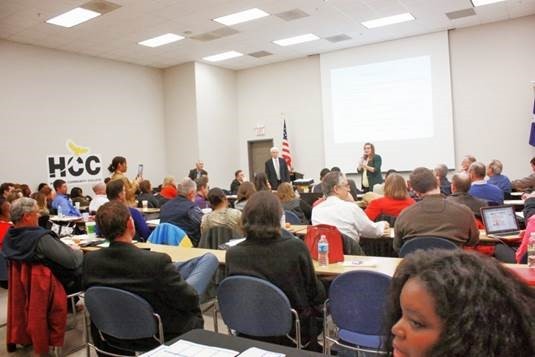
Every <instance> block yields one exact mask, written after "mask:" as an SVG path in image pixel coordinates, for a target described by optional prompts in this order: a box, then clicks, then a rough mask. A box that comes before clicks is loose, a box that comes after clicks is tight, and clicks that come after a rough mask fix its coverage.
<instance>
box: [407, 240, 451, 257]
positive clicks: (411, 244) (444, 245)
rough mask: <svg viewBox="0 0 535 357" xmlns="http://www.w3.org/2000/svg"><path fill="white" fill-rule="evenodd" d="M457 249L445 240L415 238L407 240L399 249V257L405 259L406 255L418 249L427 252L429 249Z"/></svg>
mask: <svg viewBox="0 0 535 357" xmlns="http://www.w3.org/2000/svg"><path fill="white" fill-rule="evenodd" d="M457 248H459V247H458V246H457V245H456V244H455V243H453V242H452V241H449V240H447V239H446V238H441V237H432V236H429V237H415V238H412V239H409V240H408V241H407V242H405V243H403V245H402V246H401V249H400V250H399V256H400V257H402V258H403V257H405V256H406V255H407V254H409V253H412V252H414V251H416V250H418V249H422V250H429V249H457Z"/></svg>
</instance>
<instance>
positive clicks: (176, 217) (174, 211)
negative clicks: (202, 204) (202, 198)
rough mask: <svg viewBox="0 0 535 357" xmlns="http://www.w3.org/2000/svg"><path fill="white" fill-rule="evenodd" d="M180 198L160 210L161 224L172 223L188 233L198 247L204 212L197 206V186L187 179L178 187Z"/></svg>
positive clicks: (169, 202) (177, 197)
mask: <svg viewBox="0 0 535 357" xmlns="http://www.w3.org/2000/svg"><path fill="white" fill-rule="evenodd" d="M178 191H179V192H178V196H176V198H174V199H172V200H170V201H168V202H167V203H165V204H164V205H163V206H162V207H161V209H160V222H161V223H172V224H174V225H175V226H177V227H179V228H181V229H182V230H184V231H185V232H186V234H187V235H188V237H189V239H191V242H192V243H193V245H194V246H195V247H196V246H198V245H199V241H200V240H201V220H202V211H201V209H200V208H199V207H197V206H195V203H194V201H195V193H196V191H197V185H196V184H195V181H193V180H192V179H190V178H185V179H184V180H183V181H182V182H181V183H180V185H179V187H178Z"/></svg>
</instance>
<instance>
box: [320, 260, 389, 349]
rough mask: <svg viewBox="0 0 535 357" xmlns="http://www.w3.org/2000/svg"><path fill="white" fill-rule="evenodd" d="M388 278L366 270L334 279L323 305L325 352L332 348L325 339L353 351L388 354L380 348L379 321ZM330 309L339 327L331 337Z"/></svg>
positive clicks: (385, 296)
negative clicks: (336, 333) (328, 319)
mask: <svg viewBox="0 0 535 357" xmlns="http://www.w3.org/2000/svg"><path fill="white" fill-rule="evenodd" d="M390 281H391V277H390V276H388V275H386V274H383V273H379V272H375V271H368V270H356V271H350V272H347V273H344V274H342V275H339V276H338V277H337V278H336V279H334V280H333V282H332V284H331V286H330V288H329V298H328V299H327V300H326V301H325V304H324V307H323V312H324V318H323V321H324V322H323V323H324V327H323V333H324V340H323V348H324V353H325V354H330V350H331V347H330V345H329V344H328V342H327V341H330V342H332V343H334V344H336V345H339V346H342V347H344V348H347V349H350V350H354V351H361V352H369V353H377V354H387V352H386V351H381V348H382V340H383V338H384V337H383V336H382V332H383V330H382V328H383V325H382V323H383V314H384V308H385V304H386V298H387V295H388V289H389V287H390ZM329 311H330V313H331V317H332V321H333V323H334V324H335V325H336V326H337V327H338V335H337V336H334V337H333V336H330V335H329V329H328V326H327V315H328V312H329Z"/></svg>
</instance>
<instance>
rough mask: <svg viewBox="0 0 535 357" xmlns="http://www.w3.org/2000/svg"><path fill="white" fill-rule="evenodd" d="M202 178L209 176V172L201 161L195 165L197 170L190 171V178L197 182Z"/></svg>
mask: <svg viewBox="0 0 535 357" xmlns="http://www.w3.org/2000/svg"><path fill="white" fill-rule="evenodd" d="M201 176H208V172H207V171H206V170H205V169H204V162H202V161H201V160H199V161H197V162H196V163H195V168H194V169H191V170H189V174H188V177H189V178H190V179H192V180H193V181H195V180H196V179H198V178H200V177H201Z"/></svg>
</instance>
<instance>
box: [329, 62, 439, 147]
mask: <svg viewBox="0 0 535 357" xmlns="http://www.w3.org/2000/svg"><path fill="white" fill-rule="evenodd" d="M331 93H332V98H331V103H332V105H331V108H332V118H333V126H334V128H333V129H334V142H335V143H336V144H339V143H349V142H355V141H356V142H366V141H372V142H377V141H387V140H404V139H416V138H429V137H432V136H433V101H432V88H431V58H430V57H429V56H423V57H413V58H403V59H399V60H395V61H387V62H380V63H371V64H366V65H360V66H354V67H348V68H337V69H332V70H331Z"/></svg>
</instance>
